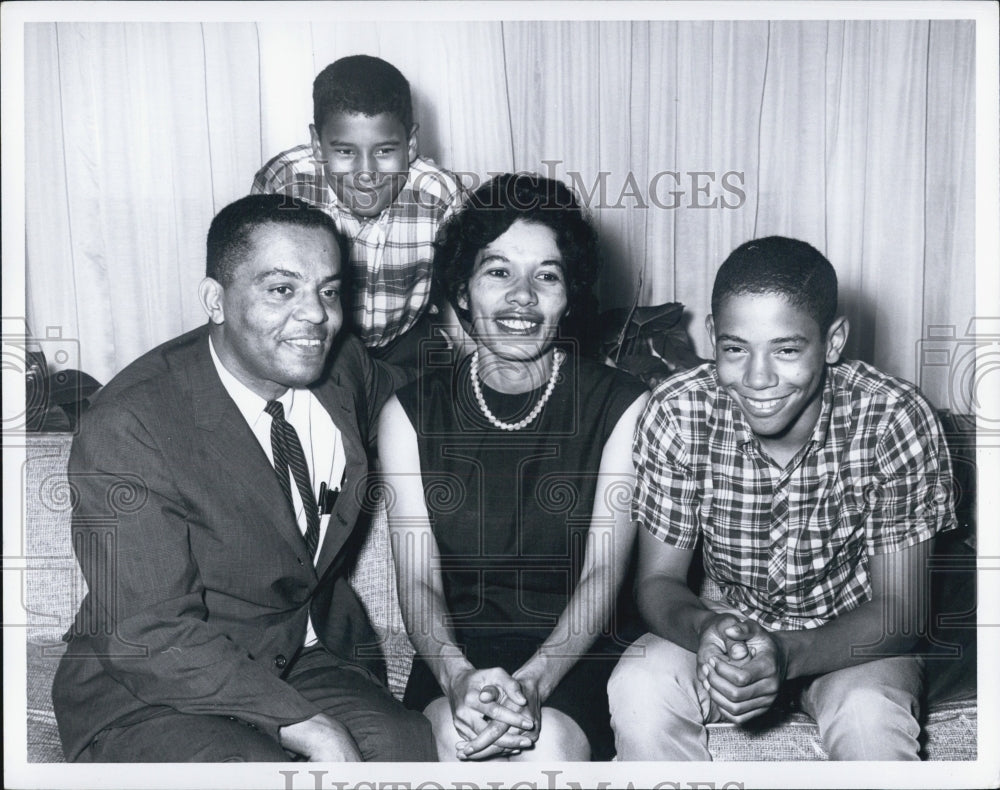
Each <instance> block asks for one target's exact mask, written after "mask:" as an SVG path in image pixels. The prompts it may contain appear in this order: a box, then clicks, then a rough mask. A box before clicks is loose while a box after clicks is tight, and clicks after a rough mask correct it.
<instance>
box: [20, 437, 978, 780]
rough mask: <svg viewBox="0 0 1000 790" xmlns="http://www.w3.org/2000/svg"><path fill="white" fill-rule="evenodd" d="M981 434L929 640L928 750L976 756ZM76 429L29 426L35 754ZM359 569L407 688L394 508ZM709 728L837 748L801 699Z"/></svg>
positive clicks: (46, 746) (61, 612)
mask: <svg viewBox="0 0 1000 790" xmlns="http://www.w3.org/2000/svg"><path fill="white" fill-rule="evenodd" d="M946 430H947V427H946ZM970 437H974V432H970V431H969V430H967V429H966V430H958V431H952V433H950V434H949V441H950V443H951V444H952V449H953V456H954V457H956V459H957V462H956V464H955V467H956V482H957V484H958V487H959V490H960V493H961V500H960V506H959V518H960V522H961V524H962V528H961V529H960V530H958V531H956V532H955V533H950V534H949V535H948V537H947V540H946V542H945V543H946V545H942V546H939V548H938V550H937V552H938V554H937V555H936V558H935V567H936V568H937V569H938V570H940V571H941V572H934V573H932V582H933V586H934V600H935V607H936V611H937V612H938V615H937V616H936V617H935V618H933V619H934V621H935V622H934V627H933V629H932V631H931V633H930V634H929V635H928V636H927V638H926V639H925V642H924V647H923V648H922V649H923V650H924V651H925V652H926V653H927V654H928V668H929V672H928V676H929V678H930V683H929V691H928V705H927V706H926V714H925V722H924V744H923V748H924V757H925V758H926V759H928V760H975V759H976V749H977V738H976V734H977V716H976V685H975V681H976V672H975V629H974V624H975V577H974V569H975V543H974V538H975V507H974V504H975V498H974V489H975V485H974V484H975V477H976V476H975V466H974V463H973V459H974V441H973V440H972V439H971V438H970ZM71 441H72V435H71V434H69V433H36V434H29V435H28V436H27V437H26V441H25V445H26V457H25V463H24V466H23V474H22V482H23V486H24V512H23V526H24V529H23V532H22V534H21V540H22V547H23V548H22V553H23V555H24V556H23V572H22V578H23V583H22V585H21V590H22V605H23V610H24V612H25V613H26V615H25V617H26V622H25V623H24V625H25V626H26V636H27V678H26V680H27V683H26V688H27V699H26V711H27V760H28V762H29V763H51V762H62V761H63V759H64V758H63V753H62V748H61V745H60V741H59V735H58V731H57V729H56V723H55V717H54V715H53V712H52V699H51V689H52V679H53V676H54V674H55V670H56V666H57V664H58V662H59V657H60V655H61V654H62V652H63V649H64V644H63V642H62V640H61V637H62V634H63V633H64V632H65V631H66V630H67V628H68V627H69V626H70V624H71V622H72V619H73V616H74V614H75V613H76V610H77V608H78V607H79V604H80V601H81V600H82V598H83V595H84V593H85V590H86V587H85V583H84V581H83V578H82V576H81V574H80V571H79V567H78V565H77V562H76V559H75V557H74V554H73V551H72V546H71V538H70V535H71V530H70V513H71V507H72V496H71V490H70V488H69V486H68V484H67V482H66V463H67V460H68V458H69V449H70V444H71ZM963 454H964V455H963ZM962 458H964V459H965V460H964V461H961V459H962ZM959 461H960V462H959ZM351 578H352V582H353V584H354V586H355V588H356V589H357V592H358V594H359V596H360V597H361V599H362V601H363V602H364V604H365V606H366V607H367V608H368V611H369V615H370V617H371V620H372V622H373V624H374V625H375V628H376V631H377V632H378V634H379V636H380V639H381V640H382V643H381V646H380V647H381V650H382V652H383V654H384V655H385V657H386V662H387V667H388V677H389V684H390V688H391V690H392V692H393V693H394V694H395V695H396V696H397V697H401V696H402V692H403V688H404V686H405V684H406V679H407V675H408V673H409V669H410V664H411V661H412V656H413V649H412V647H411V645H410V643H409V640H408V639H407V637H406V633H405V629H404V627H403V624H402V618H401V615H400V612H399V607H398V603H397V600H396V584H395V575H394V573H393V570H392V562H391V558H390V552H389V545H388V533H387V525H386V520H385V514H384V511H383V512H382V513H378V514H376V517H375V519H374V521H373V525H372V528H371V530H370V531H369V534H368V535H367V536H366V538H365V542H364V544H363V546H362V549H361V552H360V554H359V557H358V561H357V563H356V566H355V567H354V569H353V571H352V577H351ZM709 729H710V733H709V748H710V750H711V752H712V754H713V756H714V757H715V759H716V760H729V761H736V760H824V759H826V754H825V752H824V751H823V748H822V746H821V744H820V740H819V735H818V732H817V728H816V725H815V724H814V723H813V722H812V721H811V720H810V719H809V717H808V716H806V715H805V714H803V713H801V712H799V711H796V710H795V709H794V707H793V706H791V705H784V704H781V705H776V706H775V708H774V709H773V710H772V711H771V712H769V713H768V714H767V715H766V716H764V717H761V718H760V719H758V720H757V721H756V722H755V726H753V727H752V728H738V727H735V726H733V725H731V724H715V725H710V728H709Z"/></svg>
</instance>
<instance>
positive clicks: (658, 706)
mask: <svg viewBox="0 0 1000 790" xmlns="http://www.w3.org/2000/svg"><path fill="white" fill-rule="evenodd" d="M712 608H717V607H715V606H713V607H712ZM696 672H697V666H696V656H695V654H694V653H692V652H691V651H690V650H685V649H684V648H683V647H679V646H678V645H675V644H674V643H673V642H669V641H667V640H665V639H661V638H660V637H658V636H654V635H653V634H646V635H645V636H643V637H642V638H641V639H639V640H637V641H636V642H635V643H634V644H633V645H632V646H631V647H630V648H629V649H628V650H626V651H625V653H624V655H622V657H621V660H620V661H619V662H618V666H617V667H616V668H615V671H614V672H613V673H612V675H611V680H610V681H609V682H608V698H609V701H610V703H611V726H612V729H614V732H615V748H616V749H617V752H618V759H619V760H704V761H708V760H711V759H712V755H711V754H710V753H709V751H708V731H707V730H706V729H705V725H706V724H711V723H713V722H715V721H720V720H721V719H720V717H719V715H718V713H717V712H716V711H715V709H714V708H712V707H711V706H710V704H709V703H710V700H709V697H708V692H707V691H705V689H704V687H703V686H702V685H701V683H699V682H698V680H697V677H696ZM922 688H923V660H922V659H920V658H917V657H915V656H899V657H892V658H881V659H876V660H874V661H869V662H867V663H864V664H858V665H856V666H853V667H848V668H846V669H839V670H836V671H835V672H830V673H828V674H826V675H820V676H818V677H817V678H816V679H815V680H813V681H812V682H811V683H810V684H809V685H808V686H807V687H806V689H805V690H804V691H803V693H802V696H801V698H800V702H801V705H802V708H803V710H805V711H806V713H808V714H809V715H810V716H812V717H813V719H814V720H815V721H816V723H817V725H818V726H819V733H820V737H821V738H822V740H823V746H824V747H825V749H826V751H827V754H828V755H829V757H830V759H831V760H917V759H919V756H918V751H919V744H918V741H917V739H918V737H919V735H920V725H919V723H918V716H919V711H920V707H919V706H920V695H921V691H922Z"/></svg>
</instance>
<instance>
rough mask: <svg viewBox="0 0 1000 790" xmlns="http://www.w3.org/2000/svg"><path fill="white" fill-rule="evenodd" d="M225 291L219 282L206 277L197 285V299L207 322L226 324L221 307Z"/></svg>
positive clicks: (224, 314)
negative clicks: (206, 317) (206, 316)
mask: <svg viewBox="0 0 1000 790" xmlns="http://www.w3.org/2000/svg"><path fill="white" fill-rule="evenodd" d="M225 291H226V289H225V288H223V287H222V285H221V284H220V283H219V281H218V280H215V279H213V278H211V277H206V278H205V279H203V280H202V281H201V282H200V283H199V284H198V299H199V301H200V302H201V306H202V307H203V308H204V310H205V313H206V314H207V315H208V320H209V321H211V322H212V323H213V324H224V323H225V322H226V313H225V310H223V307H222V302H223V299H222V297H223V294H225Z"/></svg>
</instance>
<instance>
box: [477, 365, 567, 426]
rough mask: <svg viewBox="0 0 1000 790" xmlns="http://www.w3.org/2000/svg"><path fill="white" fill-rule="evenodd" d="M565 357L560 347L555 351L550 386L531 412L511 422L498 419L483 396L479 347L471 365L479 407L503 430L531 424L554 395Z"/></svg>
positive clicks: (488, 418)
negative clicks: (480, 384) (480, 379)
mask: <svg viewBox="0 0 1000 790" xmlns="http://www.w3.org/2000/svg"><path fill="white" fill-rule="evenodd" d="M565 358H566V354H565V352H563V351H560V350H559V349H558V348H557V349H556V350H555V351H554V352H553V354H552V374H551V375H550V376H549V383H548V386H546V387H545V393H544V394H543V395H542V397H541V400H539V401H538V403H536V404H535V408H533V409H532V410H531V413H530V414H529V415H528V416H527V417H525V418H524V419H523V420H519V421H518V422H514V423H510V422H504V421H503V420H498V419H497V418H496V416H495V415H494V414H493V412H491V411H490V408H489V406H487V405H486V399H485V398H484V397H483V390H482V388H481V387H480V386H479V349H478V348H477V349H476V350H475V351H474V352H472V365H471V366H470V367H469V378H470V379H471V380H472V391H473V392H474V393H475V395H476V402H477V403H478V404H479V408H480V410H481V411H482V413H483V416H484V417H485V418H486V419H487V420H489V421H490V422H491V423H492V424H493V425H495V426H496V427H497V428H500V429H501V430H503V431H519V430H521V429H522V428H524V427H525V426H528V425H531V423H533V422H534V421H535V418H537V417H538V415H539V414H541V413H542V409H543V408H545V404H546V403H548V400H549V398H550V397H551V396H552V390H553V389H555V386H556V379H557V378H558V377H559V368H560V366H561V365H562V363H563V360H564V359H565Z"/></svg>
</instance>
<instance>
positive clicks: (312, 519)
mask: <svg viewBox="0 0 1000 790" xmlns="http://www.w3.org/2000/svg"><path fill="white" fill-rule="evenodd" d="M264 411H266V412H267V413H268V414H270V415H271V452H272V454H273V455H274V471H275V472H277V473H278V482H279V483H281V488H282V490H283V491H284V492H285V497H286V498H287V499H288V504H289V505H290V506H291V508H292V516H293V517H294V515H295V503H294V501H293V500H292V486H291V483H290V482H289V479H288V472H289V470H291V473H292V477H293V478H295V485H296V486H297V487H298V489H299V496H300V497H302V506H303V507H304V508H305V511H306V548H307V549H308V550H309V557H310V559H312V560H315V559H316V546H317V545H319V509H318V508H317V507H316V497H315V496H314V495H313V490H312V484H311V483H310V481H309V467H308V466H307V465H306V457H305V454H304V453H303V452H302V445H301V444H300V443H299V435H298V434H297V433H295V429H294V428H293V427H292V426H291V425H290V424H289V423H288V421H287V420H286V419H285V410H284V408H283V407H282V405H281V403H280V402H278V401H276V400H272V401H268V402H267V406H266V407H265V408H264Z"/></svg>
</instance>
